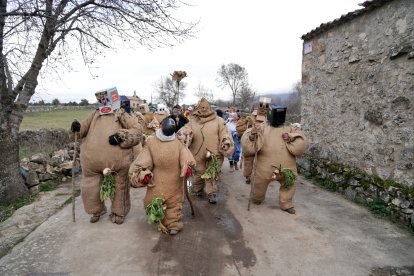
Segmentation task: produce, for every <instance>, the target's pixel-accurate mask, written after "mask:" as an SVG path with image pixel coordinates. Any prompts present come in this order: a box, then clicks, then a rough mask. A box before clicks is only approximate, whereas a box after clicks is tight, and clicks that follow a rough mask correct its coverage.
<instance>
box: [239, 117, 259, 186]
mask: <svg viewBox="0 0 414 276" xmlns="http://www.w3.org/2000/svg"><path fill="white" fill-rule="evenodd" d="M255 122H256V116H255V115H250V116H247V117H245V118H240V119H239V120H238V121H237V125H236V131H237V134H238V135H240V136H242V135H243V134H244V133H245V132H246V130H247V129H249V128H250V127H252V126H253V124H254V123H255ZM240 142H241V141H240ZM242 159H243V161H242V164H243V176H244V177H245V178H246V183H247V184H249V183H250V176H251V175H252V170H253V160H254V156H249V155H246V154H245V152H244V151H243V147H242Z"/></svg>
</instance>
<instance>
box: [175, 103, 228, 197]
mask: <svg viewBox="0 0 414 276" xmlns="http://www.w3.org/2000/svg"><path fill="white" fill-rule="evenodd" d="M177 135H178V136H179V139H180V140H182V141H184V140H188V141H190V142H189V149H190V151H191V153H192V154H193V156H194V158H195V161H196V168H195V172H194V176H193V183H192V193H193V194H195V195H197V196H202V194H203V189H205V192H206V193H207V196H208V200H209V202H210V203H216V202H217V199H216V197H217V182H218V179H202V178H201V176H202V175H203V174H204V172H205V171H206V169H207V168H208V165H209V162H211V160H212V159H211V156H210V157H207V156H208V155H207V152H208V151H210V152H211V154H214V155H215V156H217V158H218V160H219V162H220V163H221V164H222V163H223V160H224V157H231V156H232V154H233V151H234V143H233V139H232V138H231V135H230V133H229V131H228V129H227V127H226V125H225V123H224V120H223V118H220V117H218V116H217V114H216V112H214V111H213V110H212V109H211V106H210V104H209V103H208V101H207V100H206V99H205V98H201V100H200V101H199V102H198V104H197V106H196V107H195V108H194V111H193V113H192V115H191V118H190V122H189V123H188V124H186V125H185V126H184V127H183V128H181V129H180V130H179V131H178V132H177ZM188 136H190V139H186V137H188Z"/></svg>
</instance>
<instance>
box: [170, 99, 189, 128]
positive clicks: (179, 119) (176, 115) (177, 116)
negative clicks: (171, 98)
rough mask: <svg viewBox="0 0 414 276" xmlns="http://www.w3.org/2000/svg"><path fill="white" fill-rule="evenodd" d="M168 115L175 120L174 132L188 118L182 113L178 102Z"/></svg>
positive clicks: (186, 121) (185, 122)
mask: <svg viewBox="0 0 414 276" xmlns="http://www.w3.org/2000/svg"><path fill="white" fill-rule="evenodd" d="M169 117H170V118H171V119H173V120H174V122H175V132H177V131H178V130H180V128H182V127H183V126H184V125H185V124H187V123H188V119H187V118H186V117H185V116H184V115H183V114H182V112H181V107H180V106H179V105H178V104H177V105H176V106H174V108H173V110H172V114H171V115H170V116H169Z"/></svg>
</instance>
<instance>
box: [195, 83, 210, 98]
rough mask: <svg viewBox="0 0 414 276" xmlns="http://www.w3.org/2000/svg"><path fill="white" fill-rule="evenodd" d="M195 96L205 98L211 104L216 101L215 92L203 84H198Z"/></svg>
mask: <svg viewBox="0 0 414 276" xmlns="http://www.w3.org/2000/svg"><path fill="white" fill-rule="evenodd" d="M194 96H196V97H197V98H200V99H201V98H202V97H204V98H205V99H206V100H207V101H208V102H209V103H212V102H213V101H214V95H213V92H211V89H208V88H206V87H205V86H203V85H202V84H201V82H200V83H198V86H197V88H196V91H195V92H194Z"/></svg>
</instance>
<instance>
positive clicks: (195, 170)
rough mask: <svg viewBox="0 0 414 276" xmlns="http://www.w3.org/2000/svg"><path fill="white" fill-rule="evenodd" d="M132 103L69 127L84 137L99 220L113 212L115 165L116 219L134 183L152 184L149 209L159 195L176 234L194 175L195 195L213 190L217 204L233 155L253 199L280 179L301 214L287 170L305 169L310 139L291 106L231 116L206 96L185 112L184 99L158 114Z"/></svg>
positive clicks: (90, 200)
mask: <svg viewBox="0 0 414 276" xmlns="http://www.w3.org/2000/svg"><path fill="white" fill-rule="evenodd" d="M97 97H98V95H97ZM101 97H102V95H99V99H101ZM101 104H102V103H101ZM105 104H106V103H105ZM125 106H126V105H125V104H121V105H120V108H119V109H118V110H116V109H114V112H112V113H109V114H101V113H100V112H99V111H95V112H93V113H92V114H91V115H90V116H89V117H88V118H86V119H85V120H84V121H82V122H80V123H79V122H77V121H74V122H73V123H72V125H71V128H70V130H69V134H70V136H71V138H72V139H73V140H75V136H76V137H77V138H82V144H81V166H82V183H81V198H82V201H83V204H84V208H85V211H86V212H87V213H88V214H90V215H91V218H90V222H91V223H95V222H97V221H99V219H100V217H101V216H102V215H104V214H105V213H106V212H107V209H106V206H105V200H102V186H103V184H102V183H108V179H109V178H107V176H108V171H109V172H110V173H109V175H110V176H112V179H113V181H112V183H113V193H112V197H110V199H111V202H112V205H111V213H110V218H111V221H112V222H113V223H116V224H122V223H123V222H124V220H125V217H126V215H127V214H128V212H129V210H130V206H131V203H130V196H129V194H130V191H129V188H130V186H132V187H134V188H139V187H146V194H145V197H144V208H145V209H146V212H147V215H149V214H148V207H149V206H152V204H153V202H154V199H161V202H162V207H160V208H162V214H163V216H162V217H161V218H160V222H159V223H160V224H159V225H162V228H161V229H160V230H162V231H163V232H164V233H168V234H171V235H175V234H177V233H178V232H179V231H180V230H181V229H182V228H183V222H182V205H183V200H184V193H183V191H184V190H183V189H187V181H186V179H187V178H188V177H192V185H191V188H190V193H191V195H192V196H199V197H202V196H204V195H206V198H207V200H208V202H209V203H210V204H215V203H216V202H217V192H218V188H217V187H218V185H219V183H220V181H219V180H220V175H221V174H222V173H226V172H223V171H222V170H221V166H222V164H223V162H224V161H225V159H227V160H228V162H229V165H230V172H234V171H235V170H239V169H240V168H241V162H242V163H243V165H244V170H243V175H244V177H245V183H246V184H251V194H250V200H251V202H252V203H254V204H261V203H262V202H263V201H264V199H265V195H266V191H267V187H268V185H269V184H270V183H271V182H272V181H274V180H276V181H278V182H279V183H280V190H279V205H280V208H281V209H282V210H283V211H286V212H288V213H289V214H295V213H296V210H295V208H294V205H293V196H294V193H295V183H293V184H292V183H287V182H288V181H287V179H286V176H285V175H284V174H283V173H282V172H283V170H284V169H289V170H290V171H292V172H293V174H294V175H297V169H296V162H295V160H296V156H299V155H301V154H302V153H303V152H304V151H305V150H306V148H307V146H308V141H307V139H306V137H305V135H304V134H303V132H302V131H301V130H300V127H298V126H297V124H296V125H295V126H287V125H285V116H286V108H285V107H278V106H269V104H268V103H260V104H259V107H258V109H257V110H256V111H255V113H252V114H251V115H250V116H248V117H243V118H242V117H241V116H240V114H239V113H238V110H237V109H234V110H231V111H230V112H228V118H227V119H226V120H225V119H224V118H223V113H222V112H221V110H216V111H215V110H213V109H212V107H211V105H210V103H209V102H208V101H207V100H206V99H205V98H201V99H200V101H199V102H198V104H197V105H195V106H194V108H192V107H189V108H187V109H186V110H185V111H184V112H183V111H182V110H181V107H180V106H179V105H176V106H174V107H173V109H172V114H171V115H168V114H166V113H162V114H160V113H154V112H150V111H149V109H148V106H147V105H145V104H144V105H141V106H140V107H139V109H138V111H131V110H130V109H128V110H126V109H125ZM266 116H268V118H267V119H266V118H265V117H266ZM105 170H106V173H105ZM105 181H106V182H105ZM243 182H244V181H242V183H243ZM105 185H106V184H105ZM106 189H108V188H106Z"/></svg>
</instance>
